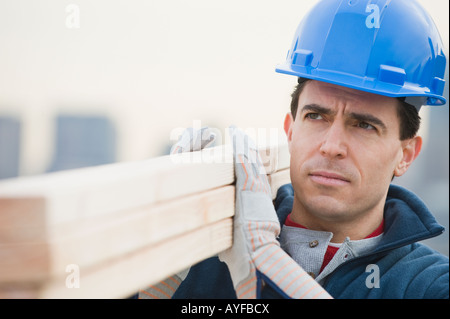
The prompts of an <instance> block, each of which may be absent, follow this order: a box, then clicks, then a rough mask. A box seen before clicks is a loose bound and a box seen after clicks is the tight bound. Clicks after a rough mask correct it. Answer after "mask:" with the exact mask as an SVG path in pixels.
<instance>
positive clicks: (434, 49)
mask: <svg viewBox="0 0 450 319" xmlns="http://www.w3.org/2000/svg"><path fill="white" fill-rule="evenodd" d="M412 44H413V45H412ZM445 65H446V59H445V56H444V54H443V52H442V43H441V40H440V38H439V34H438V33H437V30H436V28H435V26H434V24H433V22H432V20H431V18H430V17H429V16H428V14H427V13H426V12H425V11H424V10H423V9H422V8H421V7H420V6H419V5H418V4H417V3H416V2H415V1H412V0H392V1H379V2H377V4H376V5H374V4H371V2H370V1H337V0H323V1H320V2H319V3H318V4H317V5H316V6H315V7H314V8H313V9H312V10H311V11H310V12H309V13H308V15H307V16H306V17H305V18H304V19H303V21H302V23H301V24H300V26H299V28H298V30H297V33H296V35H295V37H294V41H293V44H292V47H291V49H290V51H289V53H288V57H287V61H286V63H285V64H284V65H281V66H279V67H278V68H277V71H278V72H281V73H286V74H290V75H294V76H296V77H298V85H297V87H296V89H295V91H294V93H293V94H292V103H291V112H290V113H289V114H287V116H286V118H285V122H284V129H285V132H286V135H287V139H288V143H289V150H290V153H291V165H290V170H291V181H292V184H289V185H285V186H283V187H281V188H280V189H279V191H278V194H277V198H276V201H275V209H276V215H275V212H274V211H273V207H271V206H272V203H271V202H270V200H269V196H267V193H268V192H267V187H268V184H267V181H266V180H265V176H264V175H260V174H259V173H258V172H259V169H260V168H261V164H260V161H259V157H258V154H257V152H256V148H255V147H254V146H252V142H251V141H249V140H248V137H247V136H245V135H244V134H242V132H240V131H239V130H236V129H234V128H233V129H232V130H231V136H232V139H233V145H234V155H235V163H236V165H235V170H236V178H237V182H236V189H237V191H236V216H235V223H234V224H235V226H234V228H235V229H234V243H233V247H232V248H231V249H229V250H227V251H225V252H223V253H221V254H219V258H216V257H214V258H210V259H207V260H205V261H203V262H201V263H199V264H197V265H195V266H193V267H191V269H189V271H188V272H186V273H184V274H182V275H180V276H178V277H176V278H175V277H174V278H172V279H171V280H167V281H165V282H164V283H163V284H162V285H159V286H158V285H156V286H154V287H152V288H150V290H148V291H147V293H148V294H149V295H152V296H156V297H157V295H158V294H159V296H171V297H173V298H214V297H216V298H235V297H238V298H255V297H257V298H258V297H263V298H264V297H266V298H277V297H285V298H449V263H448V258H447V257H446V256H443V255H441V254H439V253H437V252H435V251H433V250H431V249H430V248H428V247H426V246H424V245H422V244H420V243H418V242H419V241H421V240H424V239H427V238H431V237H434V236H437V235H439V234H441V233H442V232H443V227H442V226H440V225H439V224H438V223H437V222H436V221H435V219H434V217H433V216H432V214H431V213H430V212H429V210H428V209H427V207H426V206H425V205H424V204H423V203H422V202H421V200H420V199H419V198H417V197H416V196H415V195H414V194H412V193H411V192H409V191H407V190H406V189H403V188H401V187H398V186H394V185H391V184H390V183H391V180H392V179H393V178H396V177H399V176H402V175H403V174H405V172H406V171H407V170H408V168H409V166H410V165H411V164H412V163H413V161H414V160H415V159H416V157H417V156H418V155H419V153H420V151H421V148H422V139H421V138H420V137H419V136H417V130H418V128H419V123H420V117H419V114H418V110H419V109H420V107H421V106H422V105H425V104H427V105H441V104H444V103H445V99H444V98H443V97H442V92H443V88H444V83H445V82H444V80H443V76H444V72H445ZM247 145H250V147H249V148H246V146H247ZM250 185H257V187H253V186H251V187H250ZM277 217H278V218H277ZM180 283H181V284H180Z"/></svg>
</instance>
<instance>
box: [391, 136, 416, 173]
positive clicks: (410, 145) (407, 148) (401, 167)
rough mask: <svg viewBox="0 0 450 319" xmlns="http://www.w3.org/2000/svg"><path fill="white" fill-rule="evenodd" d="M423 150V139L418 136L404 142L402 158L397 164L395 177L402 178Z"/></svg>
mask: <svg viewBox="0 0 450 319" xmlns="http://www.w3.org/2000/svg"><path fill="white" fill-rule="evenodd" d="M421 149H422V137H420V136H416V137H413V138H411V139H408V140H405V141H402V158H401V160H400V162H399V163H398V164H397V166H396V168H395V171H394V175H395V176H397V177H400V176H402V175H403V174H405V172H406V171H407V170H408V168H409V166H411V164H412V162H414V160H415V159H416V158H417V156H418V155H419V153H420V150H421Z"/></svg>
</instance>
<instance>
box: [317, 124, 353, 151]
mask: <svg viewBox="0 0 450 319" xmlns="http://www.w3.org/2000/svg"><path fill="white" fill-rule="evenodd" d="M347 139H348V137H347V136H346V134H345V127H344V125H342V124H341V123H339V122H337V121H334V122H333V123H332V124H331V125H330V126H329V127H328V130H327V131H326V133H325V135H324V137H323V141H322V144H321V146H320V153H321V154H322V155H323V156H326V157H329V158H338V159H340V158H345V157H346V156H347V142H348V140H347Z"/></svg>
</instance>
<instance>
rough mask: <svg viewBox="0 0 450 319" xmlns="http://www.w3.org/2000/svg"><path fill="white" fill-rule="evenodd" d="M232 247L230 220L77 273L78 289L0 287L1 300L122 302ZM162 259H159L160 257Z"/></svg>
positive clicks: (52, 284)
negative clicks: (83, 299) (16, 297)
mask: <svg viewBox="0 0 450 319" xmlns="http://www.w3.org/2000/svg"><path fill="white" fill-rule="evenodd" d="M231 244H232V219H231V218H226V219H223V220H220V221H218V222H215V223H213V224H210V225H207V226H204V227H202V228H199V229H196V230H193V231H191V232H187V233H185V234H182V235H180V236H177V237H174V238H171V239H169V240H166V241H163V242H160V243H159V244H157V245H150V246H148V247H145V248H143V249H140V250H137V251H135V252H132V253H129V254H127V255H124V256H121V257H120V258H117V259H114V260H111V261H108V262H105V263H103V264H101V265H97V266H95V267H91V268H89V269H88V270H85V271H80V273H79V288H69V287H68V286H67V285H66V280H67V279H68V276H70V275H72V274H73V273H72V274H67V275H66V276H61V277H59V278H53V279H52V280H49V281H47V282H46V283H44V284H42V285H39V286H25V288H24V289H20V288H22V287H23V286H17V287H18V288H17V289H14V286H11V285H3V286H2V285H0V296H3V297H4V298H8V297H10V296H11V295H15V296H17V295H18V294H22V295H24V296H26V297H28V298H73V299H75V298H125V297H128V296H130V295H131V294H134V293H136V292H137V291H138V290H139V289H140V288H142V287H146V286H149V285H151V284H154V283H156V282H158V281H160V280H163V279H164V278H165V277H166V276H167V274H173V273H176V272H179V271H181V270H183V269H185V268H186V266H187V265H193V264H195V263H197V262H199V261H201V260H203V259H206V258H208V257H210V256H213V255H215V254H217V253H219V252H221V251H223V250H225V249H227V248H229V247H231ZM162 256H163V257H164V258H161V257H162Z"/></svg>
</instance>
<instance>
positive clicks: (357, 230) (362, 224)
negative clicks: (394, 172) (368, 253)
mask: <svg viewBox="0 0 450 319" xmlns="http://www.w3.org/2000/svg"><path fill="white" fill-rule="evenodd" d="M383 207H384V205H383V206H382V207H381V209H380V208H376V209H374V210H372V211H370V212H363V213H360V214H356V215H355V216H352V217H351V218H343V217H334V216H327V217H326V218H324V217H323V216H320V217H319V216H318V214H314V213H313V212H310V211H308V210H306V209H305V208H304V207H303V206H302V205H301V204H300V202H299V201H298V200H297V199H296V198H295V197H294V204H293V207H292V213H291V215H290V218H291V220H292V221H293V222H294V223H297V224H301V225H303V226H304V227H306V228H308V229H311V230H318V231H327V232H331V233H333V238H332V239H331V242H332V243H342V242H343V241H344V240H345V238H347V237H349V238H350V239H351V240H359V239H364V238H366V237H367V236H369V235H370V234H371V233H372V232H373V231H374V230H376V229H377V228H378V227H379V226H380V224H381V222H382V220H383Z"/></svg>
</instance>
